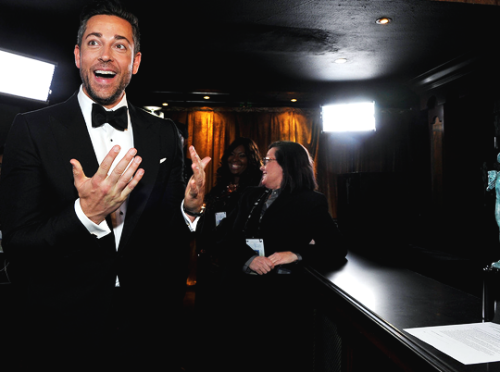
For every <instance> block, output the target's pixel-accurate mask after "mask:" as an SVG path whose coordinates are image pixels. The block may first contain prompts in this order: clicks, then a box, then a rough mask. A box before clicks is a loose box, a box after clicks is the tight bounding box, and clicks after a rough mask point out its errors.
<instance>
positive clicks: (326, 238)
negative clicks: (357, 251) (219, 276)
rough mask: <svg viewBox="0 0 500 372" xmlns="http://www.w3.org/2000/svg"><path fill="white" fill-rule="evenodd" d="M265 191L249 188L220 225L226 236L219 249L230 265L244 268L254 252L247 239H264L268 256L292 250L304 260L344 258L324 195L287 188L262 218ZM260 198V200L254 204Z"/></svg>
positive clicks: (344, 247)
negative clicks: (288, 189)
mask: <svg viewBox="0 0 500 372" xmlns="http://www.w3.org/2000/svg"><path fill="white" fill-rule="evenodd" d="M266 190H267V189H266V188H265V187H250V188H248V189H247V190H246V191H245V192H244V193H243V195H242V196H241V198H240V200H239V205H238V208H236V209H235V211H234V212H233V213H232V214H231V215H230V216H228V218H227V220H226V221H224V223H223V225H221V229H222V230H224V231H223V232H221V233H222V234H223V238H222V239H221V240H220V241H219V243H218V249H217V251H218V255H219V256H220V258H221V260H222V261H223V262H224V263H225V264H226V266H227V267H229V268H231V269H234V270H238V269H241V268H242V267H243V266H244V264H245V263H246V262H247V261H248V260H249V259H250V258H251V257H252V256H254V255H255V252H254V251H253V250H252V249H251V248H250V247H249V246H248V245H247V244H246V239H247V238H260V239H263V240H264V249H265V255H266V257H268V256H270V255H271V254H273V253H275V252H283V251H291V252H294V253H296V254H299V255H300V256H301V257H302V261H303V262H304V263H313V262H315V261H319V262H325V260H328V261H330V262H332V263H335V262H339V261H341V260H343V259H344V257H345V256H346V254H347V249H346V246H345V244H344V241H343V239H342V236H341V234H340V232H339V230H338V227H337V224H336V223H335V221H334V220H333V218H332V217H331V215H330V213H329V212H328V204H327V201H326V198H325V196H324V195H323V194H320V193H318V192H315V191H310V190H302V191H296V192H293V193H289V192H286V191H284V192H282V193H281V194H280V195H279V196H278V198H277V199H276V200H275V201H274V202H273V203H272V204H271V206H270V207H269V208H268V209H267V210H266V211H265V213H264V215H263V216H262V219H260V212H261V210H262V204H263V202H264V201H265V200H264V199H266V196H264V193H265V192H266ZM261 197H262V198H261ZM259 198H261V202H260V203H259V205H255V203H256V202H257V200H258V199H259ZM254 207H255V208H254ZM253 208H254V209H253ZM252 209H253V212H252ZM250 212H252V213H250ZM250 214H251V217H250V218H249V215H250ZM259 220H260V222H259Z"/></svg>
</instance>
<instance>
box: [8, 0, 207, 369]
mask: <svg viewBox="0 0 500 372" xmlns="http://www.w3.org/2000/svg"><path fill="white" fill-rule="evenodd" d="M74 56H75V63H76V66H77V68H79V70H80V75H81V79H82V85H81V87H80V89H79V90H78V92H77V93H75V95H73V96H72V97H71V98H69V100H68V101H66V102H64V103H62V104H59V105H54V106H51V107H48V108H45V109H42V110H39V111H36V112H32V113H27V114H21V115H18V116H17V117H16V119H15V121H14V124H13V126H12V129H11V132H10V133H9V138H8V140H7V144H6V148H5V158H4V164H3V170H2V183H1V185H0V187H1V189H0V210H1V223H2V230H3V237H4V240H3V242H2V243H3V247H4V250H5V252H6V254H7V255H8V259H9V261H10V266H9V268H10V274H11V279H12V283H13V286H14V287H15V288H17V294H18V295H19V300H20V304H21V306H20V312H19V319H22V326H23V327H22V328H20V330H19V332H18V334H17V336H19V342H18V343H17V344H16V343H14V344H13V345H14V351H17V350H22V354H15V355H17V356H18V357H19V360H16V363H17V364H19V363H20V365H21V366H23V363H24V364H26V366H27V367H28V366H29V363H30V361H33V362H35V363H36V365H37V366H38V367H40V365H41V364H40V363H42V364H43V363H46V364H47V365H49V366H50V367H61V368H64V369H65V370H73V367H78V366H81V364H82V363H83V364H86V365H92V366H93V367H95V366H96V365H97V364H96V363H99V364H101V365H102V364H103V363H104V362H105V361H107V362H108V363H109V364H110V365H112V366H113V367H116V366H119V365H120V363H122V364H121V365H122V366H123V365H127V366H131V363H139V364H140V366H141V368H145V370H149V369H148V368H147V367H148V366H147V364H150V365H151V366H154V367H155V368H161V369H163V370H170V369H169V367H170V368H171V369H173V370H175V367H173V366H175V356H176V355H178V353H177V351H176V350H175V349H174V348H173V346H172V345H173V344H174V345H175V344H176V342H175V341H174V340H176V336H177V332H178V328H177V325H178V324H179V316H180V314H179V312H180V310H181V304H182V296H183V293H184V288H185V287H184V286H185V280H186V273H187V272H186V269H187V257H188V252H187V251H185V249H184V248H183V247H186V244H185V241H186V239H189V235H190V233H191V231H192V230H193V229H194V228H195V227H196V223H197V221H196V219H195V218H197V216H198V215H199V213H200V211H201V209H202V208H201V207H202V202H203V197H204V188H205V174H204V168H205V166H206V164H207V163H208V162H209V160H210V159H209V158H205V159H203V160H201V159H200V158H199V156H198V155H197V154H196V151H195V150H194V148H191V149H190V152H191V158H192V159H193V172H194V174H193V177H192V178H191V179H190V180H189V182H188V185H187V187H185V185H184V183H183V180H182V167H183V157H182V150H181V145H180V141H179V136H178V132H177V129H176V126H175V124H174V123H173V122H172V121H170V120H163V119H159V118H157V117H155V116H152V115H150V114H148V113H146V112H144V111H143V110H140V109H137V108H135V107H134V106H133V105H132V104H130V103H129V102H128V101H127V98H126V93H125V88H126V87H127V86H128V84H129V83H130V81H131V78H132V75H134V74H136V73H137V72H138V70H139V65H140V62H141V53H140V48H139V29H138V23H137V19H136V17H135V16H134V15H132V14H131V13H128V12H127V11H125V10H124V9H123V8H122V7H121V6H120V4H119V3H117V2H115V1H97V2H93V3H91V4H90V5H89V6H88V7H87V8H85V9H84V11H83V12H82V16H81V25H80V29H79V32H78V42H77V45H76V46H75V49H74ZM87 175H88V176H87ZM21 346H22V349H21ZM26 347H28V348H29V349H28V351H29V355H30V358H29V359H26V358H22V357H21V355H26ZM16 348H19V349H16Z"/></svg>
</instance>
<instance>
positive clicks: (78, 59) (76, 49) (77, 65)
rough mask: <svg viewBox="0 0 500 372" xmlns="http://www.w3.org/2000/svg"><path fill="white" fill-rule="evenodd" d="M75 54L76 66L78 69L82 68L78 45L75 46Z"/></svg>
mask: <svg viewBox="0 0 500 372" xmlns="http://www.w3.org/2000/svg"><path fill="white" fill-rule="evenodd" d="M73 53H74V54H75V65H76V67H78V68H80V47H79V46H78V44H77V45H75V50H74V51H73Z"/></svg>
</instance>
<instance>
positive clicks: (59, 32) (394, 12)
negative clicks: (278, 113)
mask: <svg viewBox="0 0 500 372" xmlns="http://www.w3.org/2000/svg"><path fill="white" fill-rule="evenodd" d="M86 3H87V1H86V0H72V1H68V0H1V5H0V49H7V50H11V51H16V52H21V53H24V54H28V55H32V56H36V57H40V58H43V59H47V60H50V61H54V62H57V63H58V68H57V71H56V75H55V80H54V83H53V86H52V91H53V94H52V96H51V102H58V101H60V100H62V99H64V98H66V97H67V96H69V95H70V94H71V93H72V92H73V91H74V90H75V89H76V87H77V86H78V83H79V76H78V72H77V69H76V68H75V66H74V59H73V47H74V43H75V39H76V31H77V28H78V14H79V11H80V9H81V8H82V6H83V5H84V4H86ZM124 3H125V4H130V6H129V8H130V9H131V10H132V11H133V12H134V13H136V14H137V15H138V17H139V21H140V26H141V33H142V40H141V43H142V53H143V58H142V64H141V68H140V71H139V74H138V75H137V76H135V77H134V79H133V80H132V83H131V85H130V87H129V88H128V90H127V92H128V96H129V98H130V99H131V100H132V101H133V102H135V103H136V104H140V105H147V104H149V105H159V104H161V103H162V102H164V101H169V102H170V103H171V104H173V105H176V104H178V105H181V104H182V102H186V101H189V102H191V103H192V104H197V105H199V104H200V102H201V100H200V95H199V94H193V92H206V91H209V92H214V93H219V94H218V95H214V96H213V98H212V101H211V102H214V101H217V100H225V101H228V102H231V104H241V103H242V102H249V103H252V102H253V103H254V104H255V105H257V104H259V102H261V103H264V101H265V103H266V104H268V105H269V104H270V105H273V104H276V105H280V104H283V103H284V102H286V103H287V104H289V98H291V97H293V96H295V97H297V98H299V102H300V103H297V104H298V105H299V104H302V105H304V104H306V105H307V104H310V105H316V104H318V103H323V102H325V101H328V100H331V99H334V98H340V97H342V96H344V95H349V94H353V93H347V92H356V91H357V90H358V88H359V87H363V91H367V87H370V88H369V89H368V91H370V89H371V91H373V92H376V93H378V94H379V95H381V96H382V97H384V99H386V101H387V102H388V104H393V105H398V104H403V102H404V101H405V100H406V98H407V96H408V95H411V93H410V92H409V91H408V89H407V88H408V84H407V83H408V82H409V81H410V80H411V79H413V78H415V77H416V76H418V75H420V74H423V73H425V72H426V71H428V70H429V69H431V68H434V67H436V66H439V65H441V64H443V63H446V62H448V61H450V60H452V59H454V58H461V57H463V56H464V55H481V54H484V53H486V54H488V53H489V52H491V51H492V50H493V49H496V48H498V47H499V45H500V44H499V42H498V39H499V35H500V32H499V30H498V28H499V27H498V26H499V24H500V23H499V22H500V7H498V6H494V5H480V4H464V3H456V2H442V1H441V2H435V1H427V0H413V1H410V0H391V1H388V0H372V1H365V0H350V1H349V0H250V1H248V0H245V1H242V0H219V1H215V0H213V1H206V0H204V1H201V0H182V1H163V2H158V1H142V2H139V1H124ZM382 16H387V17H390V18H391V19H392V22H391V23H390V24H389V25H385V26H381V25H377V24H376V23H375V20H376V19H377V18H378V17H382ZM341 57H342V58H347V63H345V64H336V63H334V60H336V59H337V58H341ZM0 83H1V82H0ZM410 91H411V90H410ZM384 95H385V96H384ZM176 101H177V102H176ZM197 101H200V102H197Z"/></svg>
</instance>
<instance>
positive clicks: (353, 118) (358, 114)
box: [321, 102, 375, 132]
mask: <svg viewBox="0 0 500 372" xmlns="http://www.w3.org/2000/svg"><path fill="white" fill-rule="evenodd" d="M321 116H322V120H323V131H325V132H361V131H375V102H353V103H338V104H332V105H325V106H322V108H321Z"/></svg>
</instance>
